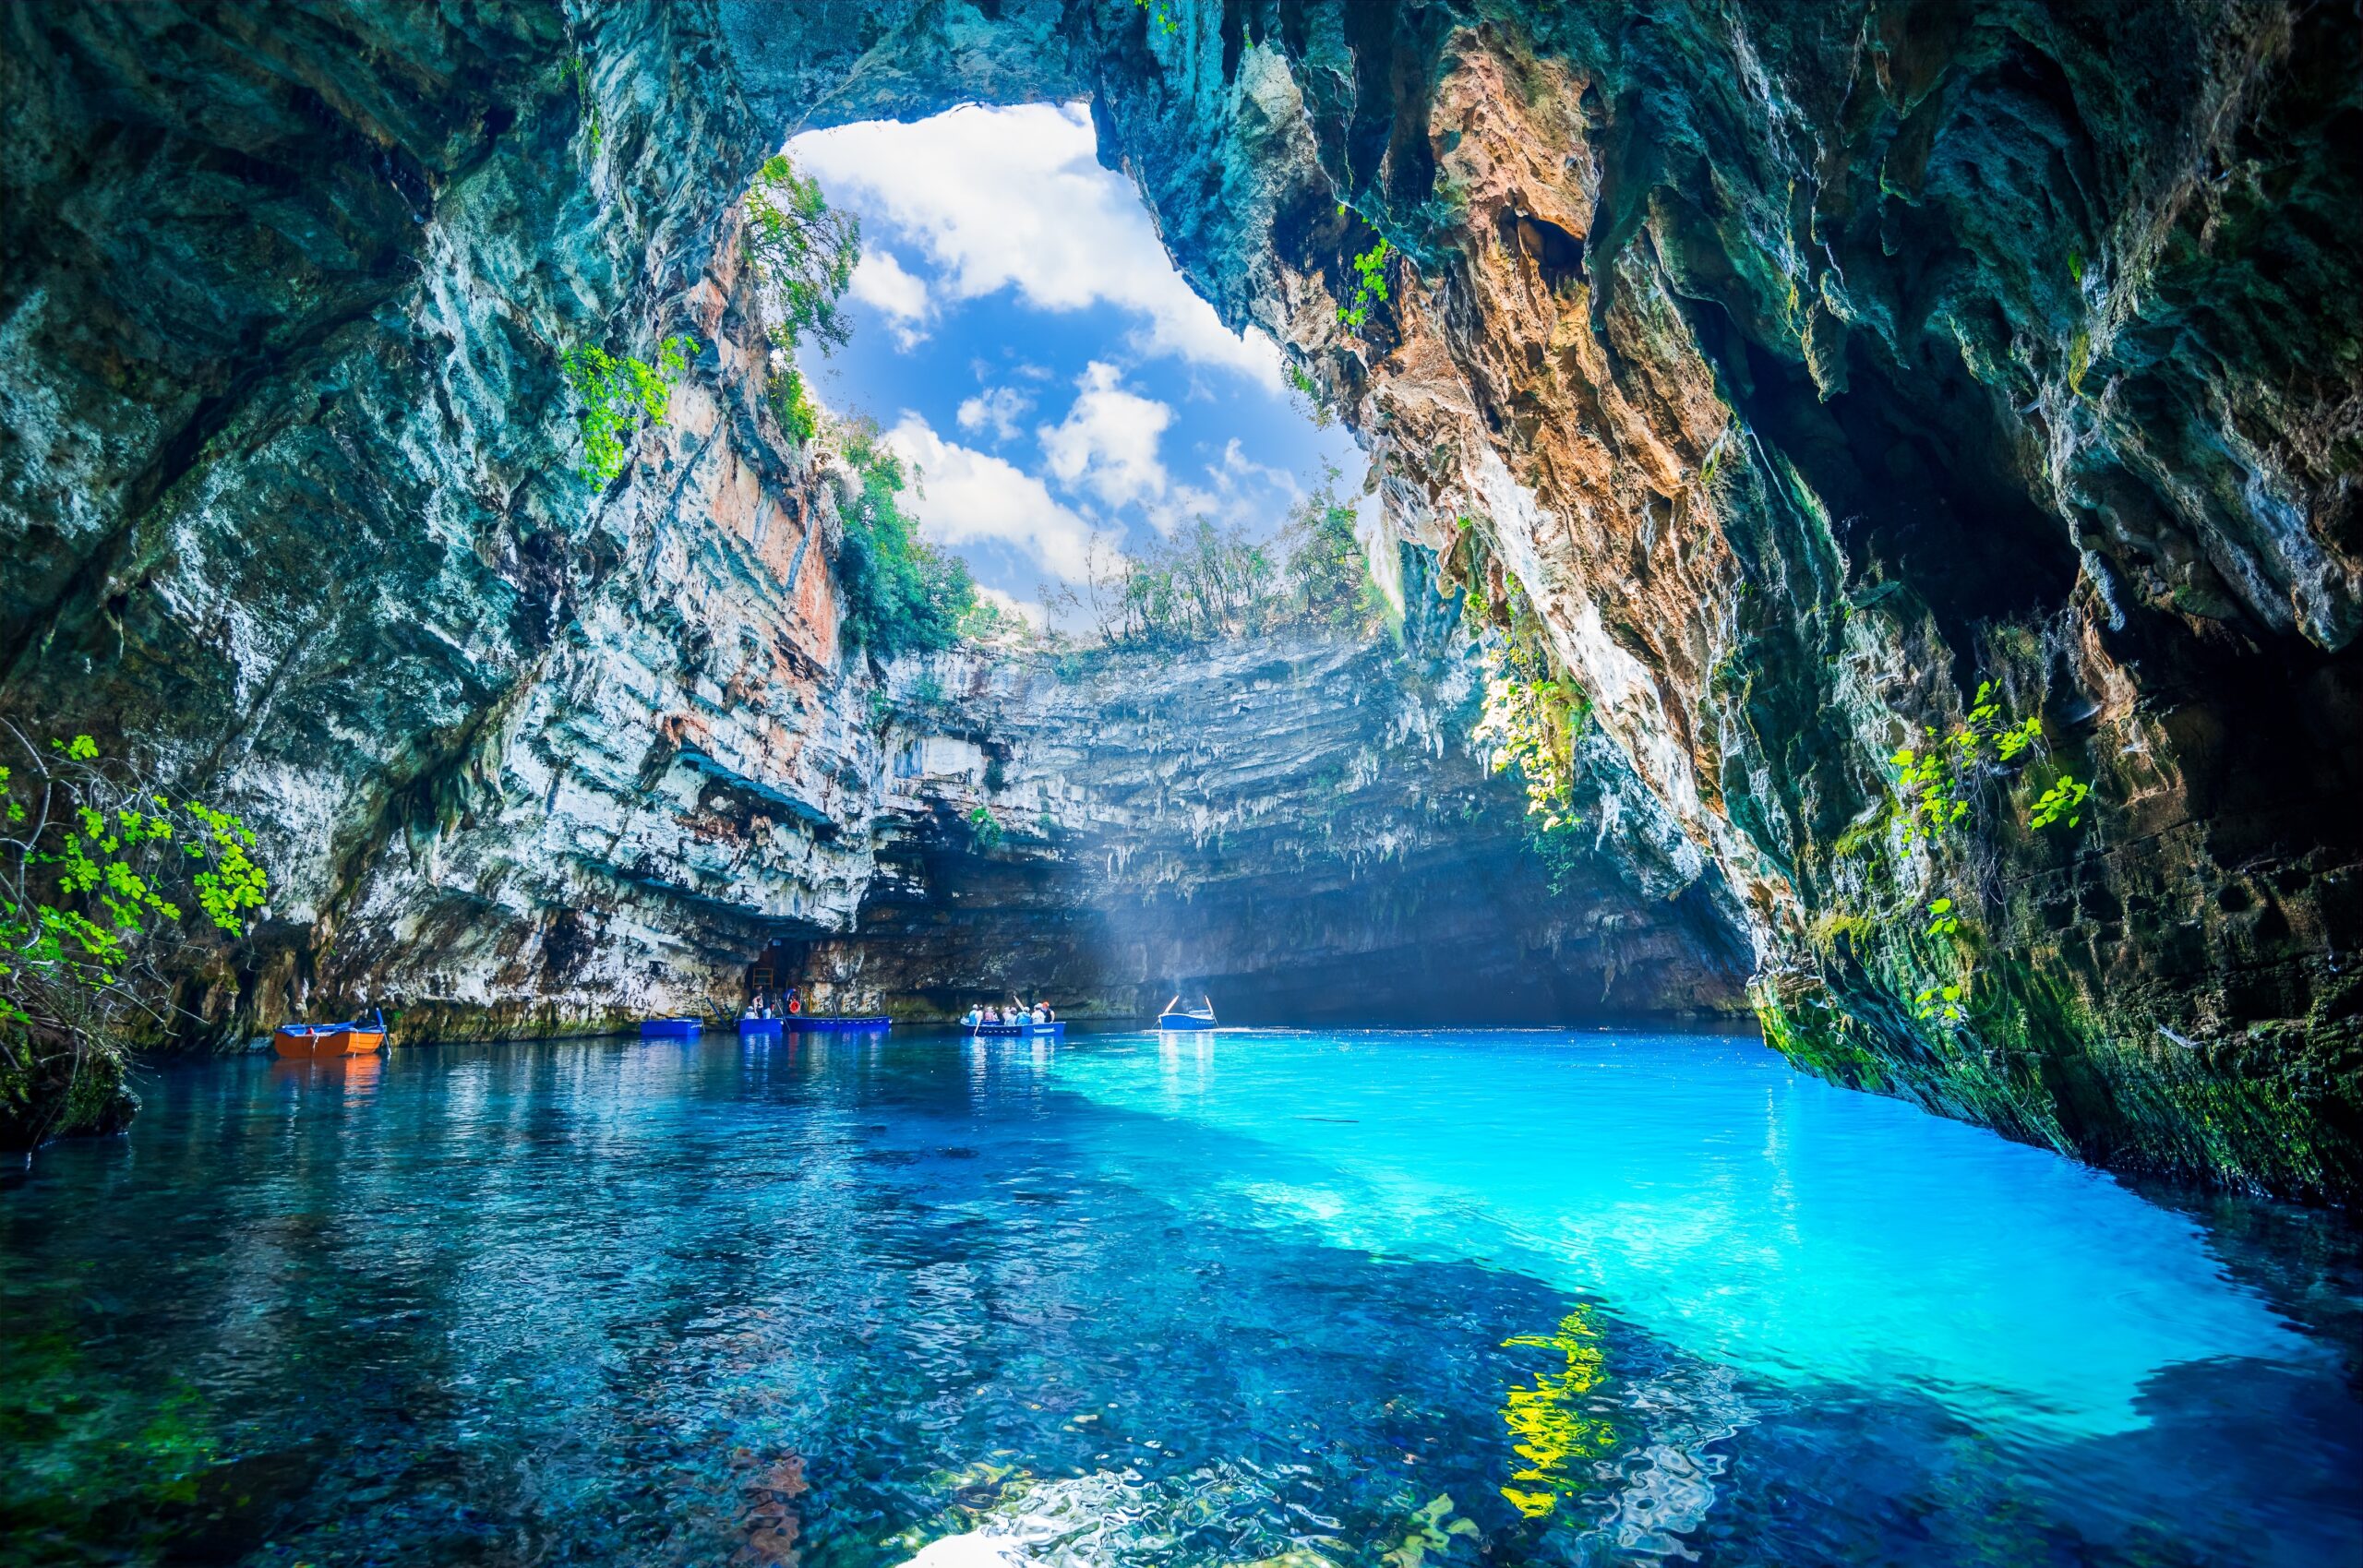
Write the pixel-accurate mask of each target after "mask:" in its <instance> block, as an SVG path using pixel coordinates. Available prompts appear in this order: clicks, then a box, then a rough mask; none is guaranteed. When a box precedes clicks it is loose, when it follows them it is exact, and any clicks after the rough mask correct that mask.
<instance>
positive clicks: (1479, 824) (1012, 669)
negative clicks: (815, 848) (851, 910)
mask: <svg viewBox="0 0 2363 1568" xmlns="http://www.w3.org/2000/svg"><path fill="white" fill-rule="evenodd" d="M891 689H892V694H893V695H892V701H891V717H890V718H889V719H888V720H887V721H886V724H885V729H884V734H885V740H886V744H887V746H888V747H889V748H890V749H891V750H892V752H893V761H892V764H891V766H890V769H889V783H888V784H887V787H886V791H885V796H884V798H885V812H884V820H883V821H882V831H881V832H879V833H878V834H877V842H878V844H879V856H880V875H879V877H878V878H877V880H874V881H873V882H872V883H871V885H870V891H869V893H868V895H867V898H866V899H865V902H864V904H863V907H862V910H861V912H860V916H859V919H858V922H856V924H855V926H854V928H853V929H851V930H850V931H848V932H847V933H846V934H845V935H842V936H834V937H830V938H825V939H822V940H816V941H812V942H810V943H801V944H795V943H792V944H790V945H789V947H788V949H787V950H786V952H784V953H783V954H782V957H783V958H784V960H785V961H786V962H785V964H784V967H783V970H782V977H783V978H784V979H792V980H798V981H800V982H801V983H802V984H803V986H804V987H805V990H806V994H807V996H808V998H809V999H810V1000H811V1001H812V1003H813V1004H814V1005H815V1006H816V1007H817V1008H819V1009H820V1010H822V1011H833V1012H870V1011H892V1012H894V1014H895V1015H896V1016H898V1017H917V1018H930V1017H932V1018H951V1017H956V1016H958V1015H959V1014H960V1013H961V1012H962V1011H965V1010H966V1008H967V1007H969V1006H970V1005H972V1004H976V1003H981V1002H988V1001H1001V1000H1002V999H1006V998H1007V997H1008V996H1009V995H1010V994H1011V993H1012V992H1017V993H1021V994H1023V995H1024V996H1026V997H1028V998H1031V997H1034V996H1037V995H1042V996H1048V997H1050V999H1053V1001H1054V1002H1055V1003H1056V1005H1057V1006H1058V1007H1059V1008H1060V1010H1061V1011H1062V1014H1063V1015H1064V1016H1068V1017H1074V1018H1091V1017H1138V1016H1140V1015H1142V1014H1144V1013H1146V1012H1153V1011H1156V1010H1157V1009H1158V1008H1159V1007H1161V1006H1162V1005H1163V1004H1164V1003H1165V1001H1166V1000H1167V999H1168V998H1169V997H1170V995H1171V994H1172V993H1173V992H1174V991H1176V990H1177V989H1179V988H1182V987H1184V986H1185V985H1186V986H1190V987H1203V988H1205V990H1207V991H1208V992H1210V993H1211V994H1212V995H1213V996H1215V997H1216V998H1217V1000H1218V1004H1219V1006H1220V1008H1221V1009H1222V1011H1223V1013H1224V1015H1225V1016H1228V1017H1233V1018H1242V1019H1268V1020H1285V1021H1289V1022H1299V1023H1309V1022H1319V1021H1325V1020H1350V1021H1355V1022H1366V1023H1370V1022H1387V1021H1393V1022H1398V1023H1399V1022H1403V1021H1406V1020H1418V1019H1433V1020H1437V1021H1481V1022H1493V1023H1500V1022H1519V1023H1526V1022H1535V1021H1545V1020H1566V1019H1571V1018H1589V1017H1627V1018H1629V1017H1633V1016H1636V1015H1639V1014H1657V1015H1665V1014H1683V1015H1690V1016H1712V1015H1718V1014H1724V1013H1728V1012H1730V1011H1733V1010H1734V1009H1735V1008H1737V1007H1738V1006H1739V1004H1740V987H1741V985H1742V983H1743V982H1744V981H1745V976H1746V962H1745V953H1744V952H1743V951H1742V950H1741V949H1740V947H1739V946H1738V944H1737V943H1735V942H1734V941H1733V940H1732V939H1731V933H1730V928H1729V924H1728V919H1727V917H1726V916H1725V914H1724V912H1723V911H1721V910H1719V909H1718V908H1717V907H1716V904H1715V894H1716V892H1717V889H1718V884H1717V882H1716V880H1715V879H1714V877H1713V874H1712V869H1711V868H1709V867H1707V866H1706V865H1705V864H1704V863H1703V862H1701V861H1699V860H1698V859H1697V857H1696V856H1685V855H1684V854H1683V853H1682V851H1683V849H1684V848H1685V847H1686V846H1685V844H1683V842H1682V841H1681V839H1680V835H1679V834H1678V833H1677V832H1674V830H1673V824H1672V823H1671V822H1670V821H1669V820H1666V819H1665V817H1664V814H1663V813H1662V811H1661V810H1659V809H1658V808H1657V807H1656V805H1655V803H1654V802H1653V801H1652V800H1650V799H1649V796H1647V795H1646V794H1645V793H1644V792H1642V791H1641V790H1639V789H1638V788H1637V786H1635V785H1634V784H1632V781H1631V780H1630V777H1629V775H1626V774H1623V773H1621V772H1619V771H1618V770H1616V769H1615V768H1614V767H1613V765H1605V766H1603V767H1602V768H1601V770H1599V772H1598V774H1597V779H1598V780H1599V781H1606V782H1607V784H1608V787H1609V788H1611V789H1618V788H1621V790H1622V792H1623V793H1622V794H1621V795H1611V794H1606V793H1600V792H1596V793H1595V794H1594V795H1593V796H1592V797H1591V798H1589V799H1588V800H1587V802H1586V806H1587V808H1588V813H1587V814H1588V820H1589V833H1590V835H1591V839H1592V843H1593V844H1595V845H1596V846H1597V848H1596V852H1595V853H1592V854H1589V855H1585V856H1580V857H1577V858H1575V859H1573V860H1572V861H1570V862H1569V863H1568V864H1566V865H1565V866H1563V867H1560V868H1555V871H1554V868H1550V867H1547V866H1545V865H1544V863H1543V862H1542V861H1541V860H1540V859H1539V858H1538V857H1537V856H1536V855H1535V854H1534V852H1533V851H1532V850H1531V849H1530V848H1529V843H1528V834H1529V828H1528V824H1527V822H1526V820H1525V813H1524V806H1525V801H1524V797H1523V795H1522V793H1521V792H1520V791H1519V790H1518V789H1517V787H1515V786H1514V785H1513V784H1510V782H1509V781H1507V780H1505V779H1504V778H1502V777H1500V776H1498V775H1494V774H1493V773H1492V772H1491V771H1490V769H1489V768H1488V767H1487V766H1486V765H1485V763H1484V761H1483V760H1482V759H1481V758H1480V757H1479V756H1477V755H1474V754H1472V749H1471V746H1470V741H1469V733H1470V731H1471V729H1472V728H1473V727H1474V724H1475V722H1476V718H1477V710H1478V706H1479V703H1478V695H1479V692H1480V690H1481V688H1480V686H1479V684H1478V680H1477V672H1476V669H1475V665H1474V661H1473V659H1472V658H1471V656H1470V654H1469V651H1468V647H1467V644H1466V642H1465V641H1463V640H1459V639H1457V638H1454V639H1452V640H1450V641H1449V642H1443V643H1437V644H1430V645H1426V646H1422V645H1421V643H1420V642H1418V641H1417V640H1414V641H1413V642H1412V643H1411V644H1410V645H1409V646H1408V647H1400V648H1398V647H1397V646H1396V645H1395V644H1393V643H1392V642H1387V641H1380V642H1375V643H1373V642H1372V641H1370V640H1365V639H1362V638H1359V637H1343V636H1338V635H1334V634H1333V635H1316V634H1289V635H1283V636H1278V637H1275V638H1271V639H1267V640H1257V641H1255V642H1253V643H1246V644H1230V645H1219V646H1216V647H1212V648H1206V649H1201V650H1196V651H1187V652H1135V653H1107V652H1096V653H1083V654H1064V655H1056V656H1052V655H1030V656H1018V657H1011V656H1007V655H999V656H995V655H945V656H942V657H939V658H936V659H933V660H929V661H925V662H918V663H912V664H906V666H903V667H900V668H898V669H897V670H896V671H895V672H894V680H893V683H892V688H891ZM1194 994H1195V991H1194V988H1193V998H1194Z"/></svg>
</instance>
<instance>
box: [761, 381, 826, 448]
mask: <svg viewBox="0 0 2363 1568" xmlns="http://www.w3.org/2000/svg"><path fill="white" fill-rule="evenodd" d="M763 395H764V397H765V399H766V400H767V401H769V402H770V403H771V408H772V416H773V417H774V418H775V419H777V420H778V421H779V427H780V428H781V429H782V430H785V431H786V432H787V434H788V435H789V436H791V437H795V440H796V444H797V445H798V446H799V447H804V446H810V445H811V443H812V437H815V436H817V435H819V434H820V431H821V411H820V410H818V409H816V408H814V407H813V406H812V393H811V390H810V389H809V388H807V387H806V386H805V385H804V373H803V372H802V371H800V370H798V369H797V368H796V366H795V365H788V366H787V368H786V369H785V370H780V371H775V372H774V373H773V374H772V376H771V377H769V378H768V379H767V380H765V382H764V383H763Z"/></svg>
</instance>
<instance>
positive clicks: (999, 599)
mask: <svg viewBox="0 0 2363 1568" xmlns="http://www.w3.org/2000/svg"><path fill="white" fill-rule="evenodd" d="M977 597H978V598H979V599H982V600H983V601H984V602H985V603H986V604H990V605H991V606H992V607H993V608H995V609H997V610H999V611H1001V612H1002V614H1004V615H1012V616H1021V617H1023V618H1024V619H1026V620H1027V621H1029V622H1031V623H1032V624H1033V626H1034V628H1035V629H1036V630H1040V629H1041V628H1043V627H1046V626H1048V625H1050V611H1048V610H1046V609H1044V608H1043V607H1042V606H1041V605H1039V604H1036V603H1034V601H1032V600H1031V599H1021V598H1019V597H1018V596H1017V595H1016V594H1014V593H1010V592H1004V591H1002V589H999V588H988V587H987V586H985V584H983V583H981V582H979V583H978V584H977Z"/></svg>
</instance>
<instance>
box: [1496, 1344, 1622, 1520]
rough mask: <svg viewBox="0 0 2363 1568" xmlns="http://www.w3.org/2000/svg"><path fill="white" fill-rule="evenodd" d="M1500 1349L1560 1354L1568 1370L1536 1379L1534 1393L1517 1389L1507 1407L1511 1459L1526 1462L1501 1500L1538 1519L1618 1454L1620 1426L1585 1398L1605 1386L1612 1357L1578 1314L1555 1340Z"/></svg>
mask: <svg viewBox="0 0 2363 1568" xmlns="http://www.w3.org/2000/svg"><path fill="white" fill-rule="evenodd" d="M1502 1346H1503V1348H1505V1349H1508V1348H1510V1347H1518V1346H1525V1347H1533V1348H1536V1349H1541V1350H1550V1351H1554V1352H1556V1353H1557V1354H1558V1356H1559V1357H1560V1358H1561V1361H1562V1363H1563V1364H1562V1365H1560V1366H1559V1367H1558V1368H1557V1370H1555V1371H1549V1370H1546V1371H1538V1372H1536V1373H1535V1374H1534V1382H1533V1385H1532V1386H1531V1387H1523V1386H1519V1385H1517V1384H1512V1385H1511V1387H1510V1388H1509V1390H1508V1392H1507V1393H1506V1394H1504V1396H1503V1402H1502V1421H1503V1423H1504V1424H1505V1426H1507V1427H1508V1428H1509V1430H1510V1448H1511V1451H1512V1452H1513V1453H1515V1454H1517V1456H1518V1458H1519V1459H1520V1460H1522V1461H1524V1464H1523V1466H1521V1467H1520V1468H1519V1469H1517V1471H1515V1472H1513V1473H1512V1474H1511V1476H1510V1484H1509V1485H1507V1486H1505V1487H1504V1488H1502V1495H1503V1496H1504V1497H1505V1498H1507V1499H1509V1501H1510V1505H1511V1506H1512V1507H1514V1508H1516V1509H1517V1511H1518V1512H1519V1513H1521V1514H1525V1515H1526V1516H1527V1517H1528V1518H1529V1519H1540V1518H1541V1517H1542V1516H1543V1515H1544V1514H1549V1513H1551V1512H1552V1511H1553V1509H1555V1508H1556V1507H1558V1505H1559V1499H1560V1498H1561V1497H1562V1496H1563V1495H1574V1494H1576V1493H1578V1492H1580V1491H1582V1490H1584V1489H1585V1487H1586V1486H1587V1485H1588V1484H1589V1482H1590V1480H1591V1467H1590V1461H1592V1460H1595V1459H1599V1458H1601V1457H1603V1456H1605V1455H1606V1454H1609V1453H1611V1452H1612V1451H1613V1450H1614V1448H1615V1447H1616V1443H1617V1436H1618V1434H1617V1430H1616V1423H1615V1422H1613V1420H1610V1419H1608V1418H1606V1417H1605V1416H1603V1415H1600V1414H1596V1413H1595V1412H1594V1411H1593V1410H1592V1408H1591V1407H1590V1406H1589V1403H1588V1402H1587V1400H1586V1398H1585V1396H1586V1395H1587V1394H1590V1393H1591V1392H1592V1390H1593V1389H1595V1388H1597V1387H1599V1386H1600V1385H1601V1382H1605V1381H1606V1380H1607V1377H1608V1357H1607V1353H1606V1352H1605V1351H1604V1350H1603V1349H1602V1348H1601V1339H1600V1331H1599V1330H1598V1329H1597V1328H1595V1327H1593V1326H1592V1322H1591V1318H1590V1316H1589V1313H1587V1312H1586V1311H1584V1309H1582V1308H1580V1307H1579V1308H1577V1310H1576V1311H1572V1312H1570V1313H1568V1314H1567V1315H1566V1316H1565V1317H1564V1318H1562V1319H1560V1320H1559V1327H1558V1330H1557V1332H1556V1333H1553V1334H1549V1335H1531V1334H1522V1335H1513V1336H1511V1337H1510V1338H1508V1339H1505V1340H1504V1341H1502Z"/></svg>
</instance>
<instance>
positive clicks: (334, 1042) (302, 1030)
mask: <svg viewBox="0 0 2363 1568" xmlns="http://www.w3.org/2000/svg"><path fill="white" fill-rule="evenodd" d="M385 1044H386V1015H385V1014H384V1013H383V1012H380V1013H378V1015H377V1018H376V1020H375V1021H374V1022H371V1023H359V1022H355V1023H282V1024H281V1025H280V1026H279V1027H278V1028H276V1029H274V1030H272V1031H271V1032H270V1048H271V1049H272V1050H274V1051H277V1052H278V1053H279V1054H280V1055H281V1056H287V1057H328V1056H370V1055H374V1054H375V1053H376V1052H378V1050H381V1049H383V1048H384V1047H385Z"/></svg>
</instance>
